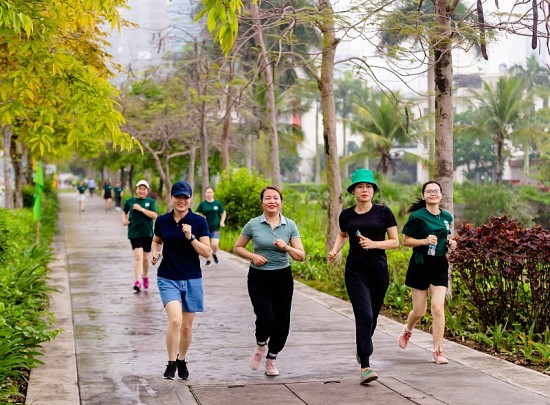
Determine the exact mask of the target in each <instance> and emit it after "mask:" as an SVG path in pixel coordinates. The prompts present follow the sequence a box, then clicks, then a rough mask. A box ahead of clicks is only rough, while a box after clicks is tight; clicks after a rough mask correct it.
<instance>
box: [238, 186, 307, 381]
mask: <svg viewBox="0 0 550 405" xmlns="http://www.w3.org/2000/svg"><path fill="white" fill-rule="evenodd" d="M260 200H261V202H262V208H263V214H262V215H260V216H259V217H256V218H253V219H251V220H250V221H249V222H248V223H247V224H246V225H245V227H244V228H243V230H242V233H241V235H240V236H239V239H237V242H236V243H235V248H234V251H235V253H237V254H238V255H239V256H241V257H244V258H245V259H248V260H250V268H249V271H248V294H249V296H250V301H251V302H252V306H253V308H254V313H255V314H256V345H257V346H256V349H255V350H254V353H252V356H251V358H250V363H249V364H250V368H251V369H252V370H257V369H258V368H259V367H260V364H261V362H262V358H263V356H264V354H265V351H266V350H265V346H266V345H267V349H268V350H267V355H266V362H265V373H266V374H267V375H268V376H276V375H279V370H277V367H275V359H276V358H277V354H278V353H279V352H280V351H281V350H282V349H283V347H284V346H285V343H286V339H287V337H288V332H289V330H290V308H291V305H292V293H293V290H294V281H293V279H292V272H291V269H290V261H289V257H291V258H292V259H294V260H297V261H302V260H304V259H305V257H306V254H305V252H304V247H303V246H302V240H301V239H300V233H299V232H298V228H297V227H296V224H295V223H294V221H292V220H290V219H288V218H286V217H284V216H283V215H282V214H281V208H282V205H283V195H282V193H281V191H280V190H279V189H277V188H276V187H273V186H269V187H266V188H264V189H263V190H262V192H261V194H260ZM251 240H252V242H253V245H254V252H249V251H248V250H247V249H246V245H247V244H248V242H250V241H251Z"/></svg>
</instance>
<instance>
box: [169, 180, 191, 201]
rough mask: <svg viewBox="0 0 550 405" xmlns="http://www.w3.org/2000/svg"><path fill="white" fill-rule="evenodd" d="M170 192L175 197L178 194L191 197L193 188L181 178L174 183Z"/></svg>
mask: <svg viewBox="0 0 550 405" xmlns="http://www.w3.org/2000/svg"><path fill="white" fill-rule="evenodd" d="M170 194H172V195H173V196H174V197H177V196H180V195H184V196H186V197H191V196H192V195H193V189H192V188H191V186H190V185H189V183H188V182H186V181H183V180H182V181H178V182H176V183H174V185H173V186H172V191H171V193H170Z"/></svg>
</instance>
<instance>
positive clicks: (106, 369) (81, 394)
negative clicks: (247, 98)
mask: <svg viewBox="0 0 550 405" xmlns="http://www.w3.org/2000/svg"><path fill="white" fill-rule="evenodd" d="M60 200H61V216H60V225H61V230H60V234H59V235H58V237H57V238H56V241H55V243H54V247H55V251H56V261H55V262H54V263H53V266H52V273H51V278H52V285H54V286H56V287H57V288H58V289H59V293H56V294H54V296H53V308H52V310H53V311H54V312H55V313H56V316H57V326H58V327H60V328H63V329H64V333H63V334H61V335H60V336H59V337H58V338H57V339H56V340H55V341H53V342H48V343H47V344H45V345H44V351H45V356H44V358H43V360H44V361H45V364H44V365H43V366H40V367H38V368H37V369H34V370H33V371H32V373H31V377H30V384H29V391H28V395H27V403H28V404H35V405H42V404H48V405H75V404H86V405H92V404H186V405H194V404H202V405H214V404H224V405H231V404H262V405H263V404H284V405H287V404H288V405H293V404H302V405H303V404H308V405H320V404H330V405H335V404H338V405H348V404H365V403H368V404H374V405H378V404H383V405H388V404H392V405H400V404H423V405H432V404H456V405H459V404H460V405H467V404H499V405H500V404H537V405H539V404H550V377H548V376H544V375H542V374H540V373H536V372H534V371H531V370H528V369H524V368H522V367H519V366H515V365H513V364H510V363H508V362H504V361H500V360H498V359H495V358H493V357H491V356H488V355H485V354H483V353H479V352H476V351H474V350H471V349H468V348H465V347H463V346H460V345H457V344H454V343H452V342H445V344H444V349H445V353H446V356H447V357H448V358H449V360H450V362H449V364H447V365H436V364H435V363H432V362H430V359H431V353H430V351H429V350H430V348H431V339H430V335H428V334H426V333H423V332H420V331H415V332H414V334H413V337H412V340H411V343H410V345H409V347H408V348H407V350H401V349H399V348H398V347H397V343H396V338H397V336H398V334H399V332H400V331H401V327H402V326H401V325H400V324H398V323H396V322H394V321H392V320H389V319H386V318H381V319H380V320H379V326H378V329H377V331H376V333H375V335H374V343H375V352H374V355H373V357H372V367H373V368H374V369H375V370H376V371H377V372H378V373H379V375H380V378H379V379H378V380H377V381H376V382H373V383H371V384H370V385H368V386H361V385H359V383H358V377H359V367H358V365H357V364H356V363H355V354H354V346H355V345H354V322H353V314H352V310H351V306H350V305H349V303H346V302H343V301H341V300H338V299H336V298H333V297H330V296H328V295H325V294H323V293H320V292H317V291H315V290H313V289H311V288H309V287H307V286H304V285H302V284H300V283H296V286H295V298H294V301H293V309H292V324H291V332H290V336H289V339H288V344H287V346H286V348H285V349H284V350H283V351H282V352H281V353H280V354H279V358H278V360H277V366H278V368H279V370H280V371H281V375H280V376H278V377H267V376H265V375H264V374H263V372H262V371H257V372H254V371H252V370H250V369H249V368H248V358H249V355H250V353H251V351H252V350H253V348H254V333H253V330H254V329H253V328H254V316H253V312H252V308H251V305H250V302H249V299H248V295H247V292H246V273H247V264H246V262H244V261H243V260H241V259H239V258H237V257H236V256H233V255H231V254H228V253H223V252H222V253H221V254H220V255H219V256H220V263H219V264H218V265H215V266H212V267H210V268H206V269H204V272H203V275H204V282H205V304H206V308H205V312H204V313H201V314H198V315H197V317H196V321H195V334H194V337H193V343H192V345H191V349H190V351H189V354H188V363H189V364H188V365H189V370H190V379H189V380H188V381H180V380H174V381H170V380H165V379H163V378H162V373H163V372H164V368H165V365H166V352H165V345H164V332H165V328H166V322H167V321H166V315H165V313H164V309H163V307H162V305H161V303H160V298H159V294H158V292H157V289H156V278H155V275H156V269H152V277H151V278H152V286H151V288H150V289H149V291H145V292H141V293H139V294H135V293H134V291H133V289H132V284H133V272H132V255H131V248H130V244H129V242H128V240H127V239H126V228H124V227H122V225H121V221H120V213H118V212H105V211H104V210H103V205H102V204H103V200H102V199H100V198H98V197H94V198H93V199H91V200H89V201H88V205H87V207H86V212H84V213H79V212H78V206H77V201H76V194H60ZM222 237H223V235H222Z"/></svg>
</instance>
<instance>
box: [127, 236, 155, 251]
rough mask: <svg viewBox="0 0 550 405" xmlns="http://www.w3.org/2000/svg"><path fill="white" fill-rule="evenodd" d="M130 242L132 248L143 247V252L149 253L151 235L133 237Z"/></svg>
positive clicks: (151, 241) (151, 240)
mask: <svg viewBox="0 0 550 405" xmlns="http://www.w3.org/2000/svg"><path fill="white" fill-rule="evenodd" d="M130 243H131V244H132V250H134V249H137V248H143V251H144V252H147V253H149V252H150V251H151V244H152V243H153V238H152V237H143V238H133V239H130Z"/></svg>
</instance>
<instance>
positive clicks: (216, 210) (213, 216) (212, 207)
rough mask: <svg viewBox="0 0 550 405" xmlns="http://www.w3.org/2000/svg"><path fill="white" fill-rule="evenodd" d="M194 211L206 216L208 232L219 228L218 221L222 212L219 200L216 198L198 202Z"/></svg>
mask: <svg viewBox="0 0 550 405" xmlns="http://www.w3.org/2000/svg"><path fill="white" fill-rule="evenodd" d="M195 212H196V213H198V214H202V215H204V216H205V217H206V223H207V224H208V229H209V230H210V232H212V231H219V230H220V221H221V218H222V214H223V212H224V209H223V205H222V203H221V202H219V201H218V200H214V201H212V202H208V201H206V200H204V201H202V202H201V203H200V204H199V206H198V207H197V209H196V210H195Z"/></svg>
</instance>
